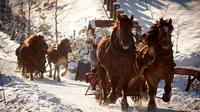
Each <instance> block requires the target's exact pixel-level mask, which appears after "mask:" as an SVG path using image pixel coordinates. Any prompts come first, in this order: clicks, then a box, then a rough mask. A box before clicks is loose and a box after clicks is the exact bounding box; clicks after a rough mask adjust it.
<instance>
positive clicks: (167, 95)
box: [162, 73, 174, 102]
mask: <svg viewBox="0 0 200 112" xmlns="http://www.w3.org/2000/svg"><path fill="white" fill-rule="evenodd" d="M173 78H174V75H173V73H170V74H169V75H168V77H166V79H165V87H164V91H165V93H164V94H163V96H162V100H163V101H164V102H168V101H169V100H170V98H171V91H172V85H171V83H172V81H173Z"/></svg>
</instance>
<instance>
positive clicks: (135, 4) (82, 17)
mask: <svg viewBox="0 0 200 112" xmlns="http://www.w3.org/2000/svg"><path fill="white" fill-rule="evenodd" d="M144 1H146V0H119V2H120V5H121V8H122V9H123V10H124V11H125V12H126V14H128V15H131V14H134V17H135V19H136V20H137V21H138V22H139V24H140V25H141V26H142V28H143V32H145V31H147V30H148V28H149V27H150V25H151V24H152V23H154V20H153V19H152V15H153V18H154V19H156V20H157V19H158V18H159V17H162V16H163V15H164V18H172V19H173V25H174V29H175V30H174V32H173V37H172V38H173V41H174V51H176V42H177V39H176V37H177V35H178V34H179V35H178V36H179V40H178V51H179V53H175V52H174V59H175V61H176V64H177V66H184V67H189V68H191V67H192V68H194V69H196V70H199V71H200V37H199V36H200V35H199V34H200V26H199V24H200V13H199V10H200V7H199V6H200V1H197V0H182V1H180V0H173V1H170V0H150V1H151V2H149V3H148V4H147V6H148V9H149V10H146V4H145V2H144ZM58 5H59V6H61V7H60V8H59V13H58V17H59V20H60V23H59V24H58V29H59V32H61V34H62V35H66V36H70V35H72V34H73V31H74V30H76V32H79V30H81V29H82V28H83V27H85V26H87V24H88V21H89V20H91V19H94V18H97V19H102V18H106V16H105V14H104V11H103V7H102V4H101V0H59V4H58ZM40 7H43V5H41V6H40ZM35 10H36V9H35ZM35 13H36V12H35ZM51 14H52V13H46V15H48V19H47V20H46V22H47V23H48V24H49V25H51V27H52V29H50V31H51V32H54V27H53V25H54V21H53V20H54V19H53V16H52V15H51ZM33 16H35V19H39V18H37V17H36V14H33ZM34 22H35V26H37V25H38V23H39V20H35V21H34ZM77 37H78V34H77ZM9 38H10V37H9V36H7V35H6V34H4V33H2V32H0V71H1V73H2V78H1V79H3V84H4V90H5V97H6V105H7V107H5V105H4V97H3V91H2V87H0V88H1V89H0V111H2V112H4V111H5V112H6V111H7V112H21V111H22V112H27V111H28V112H36V111H39V112H45V111H46V112H55V111H56V112H60V111H61V112H76V111H77V112H82V111H83V112H120V111H121V106H120V99H119V100H118V101H117V103H116V104H110V105H108V106H101V105H99V103H98V102H97V101H96V100H95V97H94V96H85V95H84V94H85V91H86V90H87V87H88V85H89V84H88V83H85V82H79V81H74V80H73V79H74V77H75V76H74V75H75V74H73V73H70V72H68V73H67V75H66V76H64V77H62V78H61V80H62V82H57V81H54V80H52V79H50V78H49V77H48V73H45V76H44V79H38V78H36V79H35V80H34V81H30V80H29V79H26V78H23V77H22V76H21V74H20V73H18V72H15V70H16V66H17V64H16V57H15V49H16V48H17V47H18V46H19V45H18V43H17V42H15V41H11V40H10V39H9ZM49 38H51V37H46V39H47V40H48V39H49ZM50 42H52V41H48V43H49V44H52V43H50ZM82 46H83V47H84V44H83V45H82ZM47 69H49V68H47ZM8 76H9V77H11V79H12V80H10V79H9V78H8ZM0 82H2V80H0ZM186 83H187V77H185V76H180V75H175V77H174V81H173V89H172V97H171V101H170V102H169V103H165V102H163V101H162V100H160V99H156V103H157V107H158V110H157V111H159V112H177V111H192V112H193V111H197V112H198V111H200V94H196V93H195V91H194V90H190V91H189V93H186V92H184V89H185V85H186ZM163 86H164V83H163V82H161V83H160V85H159V88H158V91H157V96H158V97H161V96H162V94H163ZM128 102H129V104H130V107H129V110H128V111H130V112H132V111H134V112H135V111H139V112H142V111H146V109H147V108H146V107H147V102H146V101H143V105H142V106H139V107H138V106H134V104H133V102H132V100H131V99H128Z"/></svg>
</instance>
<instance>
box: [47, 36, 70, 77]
mask: <svg viewBox="0 0 200 112" xmlns="http://www.w3.org/2000/svg"><path fill="white" fill-rule="evenodd" d="M69 52H71V47H70V41H69V39H67V38H65V39H63V40H62V41H61V43H60V44H58V47H57V48H56V47H51V48H49V49H48V53H47V60H48V63H49V67H50V73H49V77H52V65H51V63H54V66H55V72H54V76H53V79H54V80H55V79H56V72H57V80H58V81H61V79H60V75H59V72H60V69H59V66H60V65H63V66H64V67H65V72H64V73H62V76H64V75H65V74H66V73H67V69H68V53H69Z"/></svg>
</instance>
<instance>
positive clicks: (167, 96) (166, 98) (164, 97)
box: [162, 93, 171, 102]
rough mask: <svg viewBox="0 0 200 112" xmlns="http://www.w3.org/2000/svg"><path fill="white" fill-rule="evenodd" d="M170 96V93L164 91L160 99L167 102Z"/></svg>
mask: <svg viewBox="0 0 200 112" xmlns="http://www.w3.org/2000/svg"><path fill="white" fill-rule="evenodd" d="M170 98H171V93H169V94H167V93H164V94H163V96H162V100H163V101H164V102H169V101H170Z"/></svg>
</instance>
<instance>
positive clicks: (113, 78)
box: [108, 71, 123, 103]
mask: <svg viewBox="0 0 200 112" xmlns="http://www.w3.org/2000/svg"><path fill="white" fill-rule="evenodd" d="M109 74H110V75H109V78H110V81H111V82H110V83H111V91H110V94H109V97H108V98H109V102H110V103H115V102H116V100H117V91H116V90H117V84H118V80H119V79H118V78H117V77H116V76H115V75H116V74H114V73H113V72H111V71H110V72H109ZM120 81H122V82H123V79H120ZM118 90H119V91H121V90H122V89H121V88H120V87H119V89H118Z"/></svg>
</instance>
